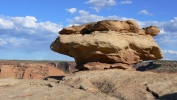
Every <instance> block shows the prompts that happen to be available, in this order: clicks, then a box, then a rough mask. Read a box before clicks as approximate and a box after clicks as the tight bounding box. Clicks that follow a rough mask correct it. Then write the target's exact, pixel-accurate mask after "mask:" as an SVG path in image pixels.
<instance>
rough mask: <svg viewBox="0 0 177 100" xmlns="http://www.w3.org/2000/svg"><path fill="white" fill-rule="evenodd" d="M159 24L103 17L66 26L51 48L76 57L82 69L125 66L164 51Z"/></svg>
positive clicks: (127, 67) (155, 58)
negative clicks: (158, 38) (144, 24)
mask: <svg viewBox="0 0 177 100" xmlns="http://www.w3.org/2000/svg"><path fill="white" fill-rule="evenodd" d="M159 31H160V30H159V29H158V28H157V27H155V26H150V27H147V28H143V29H140V28H139V26H138V24H137V23H136V22H135V21H132V20H127V21H119V20H103V21H99V22H94V23H87V24H84V25H81V26H72V27H69V28H64V29H62V30H61V31H60V32H59V34H60V36H59V37H58V38H57V39H56V40H55V41H54V42H53V43H52V44H51V50H53V51H55V52H58V53H61V54H65V55H68V56H71V57H74V59H75V61H76V63H77V68H78V69H80V70H86V69H89V70H93V69H109V68H121V69H131V65H133V64H136V63H138V62H141V61H143V60H157V59H161V58H163V54H162V52H161V50H160V48H159V46H158V45H157V43H156V42H155V41H154V39H153V36H156V35H158V32H159Z"/></svg>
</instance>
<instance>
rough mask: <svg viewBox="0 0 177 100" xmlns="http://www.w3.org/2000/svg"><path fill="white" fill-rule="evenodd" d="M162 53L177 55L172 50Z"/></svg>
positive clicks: (176, 52)
mask: <svg viewBox="0 0 177 100" xmlns="http://www.w3.org/2000/svg"><path fill="white" fill-rule="evenodd" d="M162 52H163V53H167V54H171V55H177V51H173V50H162Z"/></svg>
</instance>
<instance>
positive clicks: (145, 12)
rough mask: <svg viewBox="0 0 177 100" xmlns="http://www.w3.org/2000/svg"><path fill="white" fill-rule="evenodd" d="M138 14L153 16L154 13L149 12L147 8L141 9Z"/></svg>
mask: <svg viewBox="0 0 177 100" xmlns="http://www.w3.org/2000/svg"><path fill="white" fill-rule="evenodd" d="M138 14H144V15H149V16H152V15H153V14H152V13H150V12H148V11H147V10H141V11H139V12H138Z"/></svg>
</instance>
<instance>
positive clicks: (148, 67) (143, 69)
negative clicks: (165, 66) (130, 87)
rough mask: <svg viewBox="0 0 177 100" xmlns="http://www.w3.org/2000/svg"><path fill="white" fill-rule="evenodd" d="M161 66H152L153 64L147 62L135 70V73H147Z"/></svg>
mask: <svg viewBox="0 0 177 100" xmlns="http://www.w3.org/2000/svg"><path fill="white" fill-rule="evenodd" d="M160 66H161V65H160V64H154V62H149V64H148V65H142V66H139V67H138V68H136V70H137V71H147V70H153V69H156V68H159V67H160Z"/></svg>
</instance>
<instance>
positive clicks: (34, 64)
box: [0, 60, 177, 100]
mask: <svg viewBox="0 0 177 100" xmlns="http://www.w3.org/2000/svg"><path fill="white" fill-rule="evenodd" d="M176 64H177V63H176V62H175V61H173V62H172V61H154V62H142V63H138V64H136V65H134V68H135V69H136V70H138V71H136V70H135V71H126V70H121V69H106V70H95V71H79V72H77V70H76V69H75V67H74V66H75V63H74V62H59V61H5V60H2V61H0V78H1V79H0V100H92V99H95V100H177V77H176V73H175V72H176V71H177V70H176V69H177V68H176V67H177V65H176ZM157 65H158V66H157ZM167 65H168V66H167ZM165 66H166V67H165ZM172 69H173V71H172ZM149 71H153V72H149ZM157 72H158V73H157ZM159 72H161V73H159ZM30 75H31V76H30Z"/></svg>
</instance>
